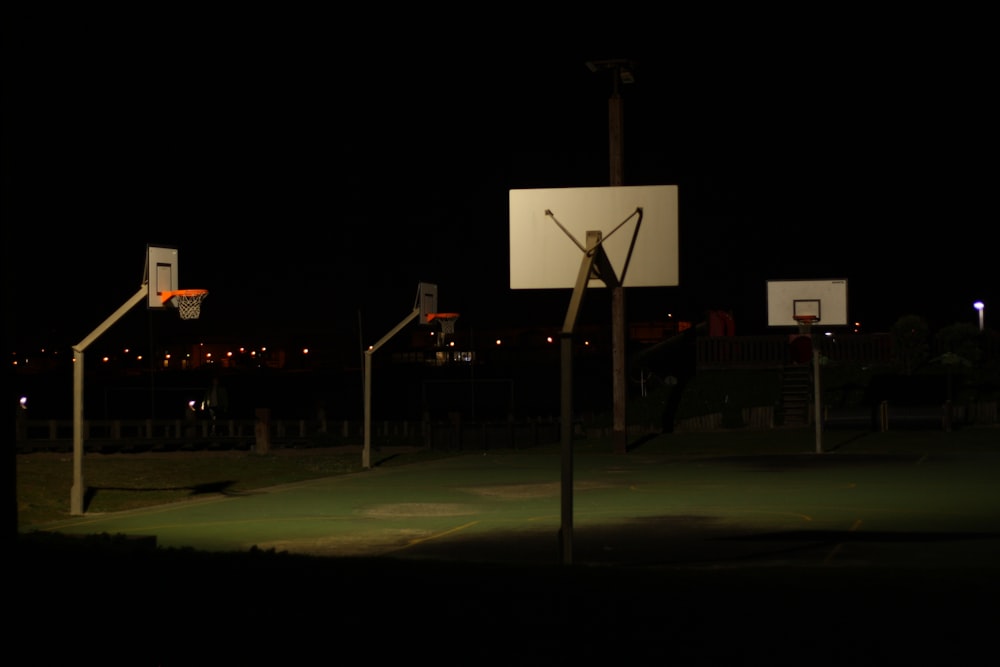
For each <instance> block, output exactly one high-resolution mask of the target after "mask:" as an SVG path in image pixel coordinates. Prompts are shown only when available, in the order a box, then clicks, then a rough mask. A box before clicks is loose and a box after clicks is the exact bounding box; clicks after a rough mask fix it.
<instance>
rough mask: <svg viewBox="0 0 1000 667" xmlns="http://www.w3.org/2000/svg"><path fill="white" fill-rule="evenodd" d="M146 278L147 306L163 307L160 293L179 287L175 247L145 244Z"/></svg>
mask: <svg viewBox="0 0 1000 667" xmlns="http://www.w3.org/2000/svg"><path fill="white" fill-rule="evenodd" d="M146 280H147V281H148V287H149V296H148V298H147V300H146V303H147V306H148V307H149V308H156V309H163V308H165V307H166V306H165V305H164V304H163V301H162V300H161V299H160V294H161V293H162V292H173V291H176V290H179V289H180V287H179V285H180V280H179V278H178V276H177V248H169V247H163V246H152V245H151V246H146Z"/></svg>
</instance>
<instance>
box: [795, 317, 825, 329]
mask: <svg viewBox="0 0 1000 667" xmlns="http://www.w3.org/2000/svg"><path fill="white" fill-rule="evenodd" d="M792 317H793V318H794V319H795V321H796V322H798V323H799V330H800V331H809V329H810V328H811V327H812V325H814V324H816V323H817V322H819V317H817V316H816V315H792Z"/></svg>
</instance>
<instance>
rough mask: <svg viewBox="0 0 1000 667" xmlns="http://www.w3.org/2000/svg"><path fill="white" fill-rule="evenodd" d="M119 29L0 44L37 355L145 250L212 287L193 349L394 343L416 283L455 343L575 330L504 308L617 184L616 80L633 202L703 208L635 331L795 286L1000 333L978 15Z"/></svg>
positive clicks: (634, 297) (636, 308)
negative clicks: (359, 338) (554, 226)
mask: <svg viewBox="0 0 1000 667" xmlns="http://www.w3.org/2000/svg"><path fill="white" fill-rule="evenodd" d="M859 11H860V10H859ZM907 11H909V12H912V11H913V10H907ZM103 18H111V17H95V16H93V15H88V17H87V20H86V21H84V22H83V23H82V24H78V23H77V22H75V21H73V20H70V19H66V20H65V22H64V23H62V24H60V25H56V26H54V25H52V24H51V23H48V22H36V23H31V24H28V23H25V24H24V25H23V26H16V24H14V25H12V24H10V23H8V25H7V26H5V29H4V32H5V34H4V44H5V49H6V52H5V61H6V63H7V64H6V65H5V68H4V69H5V79H4V86H5V89H4V114H5V116H4V122H3V132H4V136H3V142H4V144H3V158H4V165H3V166H4V179H3V207H4V208H3V217H4V225H3V229H4V235H5V242H4V249H5V252H6V257H5V262H4V264H5V267H6V271H7V276H6V280H5V282H6V283H7V285H6V287H7V298H8V300H9V305H8V307H7V309H6V310H7V315H5V317H9V318H10V320H9V322H10V323H12V324H13V327H14V333H15V341H14V344H16V345H28V346H36V345H53V344H54V345H64V344H72V343H75V342H78V341H79V340H81V339H82V338H83V337H84V336H86V335H87V334H88V333H89V332H90V331H91V330H93V329H94V328H95V327H96V326H98V325H99V324H100V323H101V322H102V321H104V319H105V318H107V317H108V316H109V315H111V314H112V313H113V312H114V311H115V310H116V309H117V308H118V307H119V306H120V305H122V304H123V303H124V302H125V301H126V300H127V299H128V298H129V297H130V296H131V295H132V294H133V293H134V292H135V291H136V290H137V289H138V288H139V286H140V284H141V279H142V270H143V263H144V259H145V252H146V244H147V243H152V244H155V245H168V246H176V247H178V249H179V262H180V266H179V271H180V283H181V287H183V288H195V287H198V288H207V289H209V290H210V296H209V297H208V299H207V300H206V302H205V304H204V305H203V310H202V317H201V319H200V320H198V322H197V323H186V324H191V325H192V326H198V327H202V328H203V330H204V331H206V332H212V333H214V334H222V335H224V334H226V333H229V332H239V333H248V332H252V333H255V334H264V333H267V332H270V331H285V332H287V331H290V330H294V331H302V332H306V333H308V334H314V335H316V336H318V337H323V336H326V335H329V334H330V332H332V331H334V332H335V331H339V332H341V333H342V332H344V331H356V330H357V329H358V328H359V326H360V327H361V328H363V329H364V330H365V331H366V336H367V338H368V339H370V341H371V342H374V340H376V339H377V338H379V337H380V336H381V335H383V334H384V333H386V332H387V331H388V329H389V328H391V327H393V326H394V325H395V324H396V323H397V322H399V321H400V320H401V319H402V318H403V317H404V316H406V315H407V314H408V313H409V311H410V309H411V308H412V307H413V304H414V296H415V293H416V288H417V285H418V283H419V282H421V281H425V282H434V283H437V284H438V286H439V308H440V309H441V310H448V311H457V312H460V313H461V315H462V319H461V320H460V321H459V326H463V325H464V326H468V327H492V326H506V325H509V326H515V327H520V326H524V325H526V324H555V325H561V323H562V321H563V317H564V314H565V310H566V306H567V304H568V299H569V296H570V294H569V292H568V291H566V292H562V291H556V292H549V291H545V292H541V293H539V292H537V291H528V292H523V291H517V292H512V291H511V290H510V289H509V287H508V279H509V276H508V262H509V247H508V246H509V243H508V223H509V220H508V199H507V197H508V192H509V190H510V189H512V188H556V187H594V186H607V185H609V183H610V180H609V179H610V175H609V161H608V143H609V142H608V98H609V96H610V94H611V90H612V84H611V78H610V74H609V73H607V72H598V73H593V72H591V71H590V70H589V69H588V68H587V67H586V66H585V63H586V62H587V61H594V60H602V59H612V58H626V59H629V60H631V61H634V74H635V83H633V84H631V85H626V86H623V88H622V95H623V98H624V105H625V107H624V108H625V115H624V172H625V185H668V184H669V185H677V186H678V188H679V196H680V277H681V280H680V282H681V284H680V285H679V286H677V287H664V288H642V289H638V290H636V291H634V292H632V291H630V292H627V293H626V303H627V309H628V314H629V317H630V319H633V320H641V321H652V320H662V319H664V318H665V317H666V315H667V314H672V315H673V316H674V317H675V318H677V319H687V320H691V321H695V322H697V321H702V320H703V319H704V316H705V313H706V311H707V310H709V309H716V308H718V309H725V310H730V311H732V312H733V315H734V318H735V321H736V333H737V334H766V333H772V331H769V330H768V328H767V327H766V305H767V304H766V294H765V287H766V281H767V280H792V279H808V280H825V279H841V278H845V279H847V280H848V284H849V290H848V310H849V313H848V315H849V317H850V318H851V319H852V320H859V321H860V322H861V323H862V331H863V332H876V331H887V330H888V328H889V327H890V326H891V325H892V323H893V322H894V321H895V320H896V319H898V318H899V317H900V316H902V315H905V314H917V315H921V316H923V317H925V318H926V319H928V321H929V322H930V324H931V326H932V327H941V326H946V325H949V324H952V323H954V322H957V321H965V322H976V321H977V318H978V316H977V314H976V312H975V311H974V309H973V307H972V303H973V301H975V300H977V299H981V300H983V301H985V302H986V304H987V309H986V318H987V322H988V326H989V320H990V319H991V318H990V312H991V310H990V306H991V304H993V303H998V305H1000V292H998V282H1000V281H998V279H997V273H996V268H995V267H996V258H997V250H996V241H995V240H994V239H995V235H996V232H995V231H991V230H995V226H996V203H995V192H994V190H995V185H994V183H995V180H994V177H995V171H996V168H995V166H994V165H995V156H996V154H997V131H996V118H997V117H998V113H997V106H996V102H995V99H994V98H995V91H994V89H995V81H996V75H995V65H994V64H993V63H995V62H996V60H997V58H996V55H997V54H996V53H995V47H994V46H993V45H994V44H995V40H993V39H992V37H990V36H989V35H987V34H986V26H987V25H989V22H987V21H986V19H985V18H984V17H977V16H975V15H971V14H970V15H963V16H958V15H954V16H952V15H941V14H935V15H930V14H928V15H926V16H922V15H917V14H912V13H910V14H907V15H902V14H896V15H884V16H877V15H873V14H858V15H848V14H837V15H822V16H820V15H817V16H804V15H796V14H792V15H784V16H781V17H778V16H766V15H763V14H759V13H757V14H753V15H746V16H739V15H735V14H724V15H719V14H718V13H716V14H715V15H708V14H706V15H705V16H699V17H693V16H692V17H682V16H680V15H676V14H669V13H667V15H666V16H653V15H650V16H642V15H635V14H632V15H630V16H629V17H628V19H627V21H626V19H619V21H621V22H619V21H616V20H612V19H609V16H608V15H606V14H605V13H603V12H602V16H601V17H599V18H600V19H601V20H600V21H594V23H595V24H600V23H603V24H604V25H599V26H597V27H595V26H590V27H589V29H583V28H581V27H580V26H578V25H575V24H568V23H566V21H567V20H568V19H565V18H564V19H562V20H556V21H543V20H541V19H539V18H538V17H537V16H535V15H531V16H530V17H529V18H526V19H522V18H520V17H519V16H518V15H517V12H516V11H514V10H510V11H509V12H508V13H507V14H506V15H504V16H501V17H498V18H496V20H495V21H492V22H491V21H490V20H484V19H476V20H475V21H472V20H471V18H470V17H463V16H462V15H460V14H453V15H449V16H447V17H434V16H431V15H429V14H423V13H421V14H417V13H415V14H413V15H412V16H400V15H398V14H397V15H393V16H391V17H388V18H387V17H379V18H375V17H365V18H362V17H351V18H349V19H347V18H344V17H336V16H335V17H320V16H317V17H314V19H315V20H310V17H307V16H299V17H284V18H282V17H263V16H262V17H257V18H246V17H242V18H239V19H233V18H232V17H224V16H218V17H215V16H212V17H205V16H202V17H198V20H197V21H195V20H194V19H185V18H177V17H173V18H163V17H156V20H153V17H144V18H141V20H140V17H132V18H129V17H118V20H117V21H114V22H105V21H104V20H102V19H103ZM445 18H447V19H448V20H447V21H444V19H445ZM779 18H780V19H781V20H780V21H778V20H777V19H779ZM429 26H430V27H429ZM629 26H633V27H631V28H630V27H629ZM588 299H590V297H589V295H588ZM594 301H595V302H596V303H600V297H597V298H596V299H594ZM588 303H590V302H589V301H588ZM144 310H145V308H144V307H143V308H136V311H137V312H136V313H130V314H129V315H128V316H127V318H126V319H128V320H129V321H133V320H134V321H136V322H138V323H139V325H140V326H145V323H146V322H147V320H148V319H150V316H151V315H153V316H156V317H158V316H160V315H165V314H164V313H152V314H149V313H145V312H142V311H144ZM587 316H588V317H598V318H603V317H609V313H608V312H607V311H605V310H603V309H601V310H600V311H599V312H591V311H588V315H587ZM152 319H155V317H154V318H152ZM359 323H361V324H359ZM122 326H130V324H129V323H127V322H125V321H124V320H123V324H122ZM170 326H175V325H174V324H171V325H170Z"/></svg>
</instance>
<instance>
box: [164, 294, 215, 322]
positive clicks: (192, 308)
mask: <svg viewBox="0 0 1000 667" xmlns="http://www.w3.org/2000/svg"><path fill="white" fill-rule="evenodd" d="M206 296H208V290H180V291H177V292H174V293H173V296H171V297H170V299H169V302H170V305H172V306H173V307H174V308H176V309H177V312H178V313H180V316H181V319H182V320H196V319H198V317H199V316H200V315H201V302H202V301H203V300H204V299H205V297H206Z"/></svg>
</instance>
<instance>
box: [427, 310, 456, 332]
mask: <svg viewBox="0 0 1000 667" xmlns="http://www.w3.org/2000/svg"><path fill="white" fill-rule="evenodd" d="M457 319H458V313H428V315H427V323H428V324H430V323H431V322H433V321H434V320H438V321H439V322H441V333H443V334H453V333H455V320H457Z"/></svg>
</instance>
